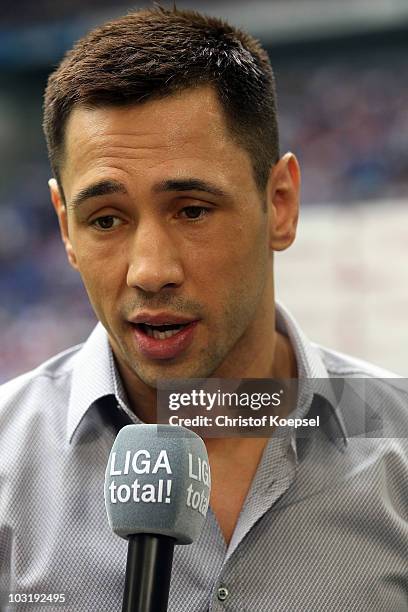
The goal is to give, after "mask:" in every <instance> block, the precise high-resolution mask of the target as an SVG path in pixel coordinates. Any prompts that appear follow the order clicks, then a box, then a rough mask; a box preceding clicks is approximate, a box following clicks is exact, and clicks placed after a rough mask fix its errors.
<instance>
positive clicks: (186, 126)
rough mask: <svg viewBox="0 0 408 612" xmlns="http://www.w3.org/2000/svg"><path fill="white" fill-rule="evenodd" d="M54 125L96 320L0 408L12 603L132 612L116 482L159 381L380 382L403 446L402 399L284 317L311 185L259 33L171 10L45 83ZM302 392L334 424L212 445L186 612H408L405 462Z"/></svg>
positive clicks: (60, 172)
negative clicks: (46, 601) (282, 149)
mask: <svg viewBox="0 0 408 612" xmlns="http://www.w3.org/2000/svg"><path fill="white" fill-rule="evenodd" d="M44 128H45V134H46V138H47V144H48V148H49V155H50V160H51V165H52V169H53V173H54V177H55V178H53V179H51V180H50V183H49V184H50V191H51V199H52V202H53V205H54V208H55V210H56V213H57V215H58V220H59V224H60V229H61V236H62V240H63V242H64V245H65V250H66V253H67V257H68V260H69V262H70V264H71V266H73V267H74V268H75V269H76V270H78V271H79V272H80V274H81V277H82V279H83V282H84V285H85V288H86V290H87V292H88V295H89V299H90V301H91V303H92V306H93V308H94V310H95V313H96V315H97V317H98V319H99V321H100V323H99V324H98V326H97V328H96V329H95V330H94V332H93V333H92V335H91V336H90V338H89V339H88V340H87V341H86V342H85V344H84V345H83V346H81V347H75V348H73V349H70V350H68V351H66V352H65V353H62V354H61V355H59V356H57V357H55V358H53V359H51V360H50V361H48V362H47V363H45V364H43V365H42V366H40V367H39V368H37V369H36V370H34V371H33V372H31V373H29V374H27V375H25V376H23V377H20V378H18V379H16V380H14V381H11V382H10V383H8V384H7V385H5V386H4V387H3V390H2V404H1V408H0V427H1V441H2V442H1V449H0V459H1V464H0V495H1V496H0V563H1V565H0V570H1V572H0V576H1V581H2V590H3V592H4V593H5V592H12V591H18V592H26V593H35V592H37V593H38V592H42V593H64V594H65V596H66V600H67V603H66V605H67V609H69V610H70V611H71V610H72V611H74V610H84V611H87V612H89V611H92V610H95V612H96V611H100V610H118V609H120V603H121V597H122V592H123V583H124V567H125V561H126V543H125V542H124V541H122V540H120V539H119V538H117V537H116V536H114V535H113V534H112V533H111V532H110V529H109V526H108V525H107V520H106V516H105V508H104V500H103V495H102V490H103V481H104V470H105V467H106V463H107V458H108V454H109V450H110V448H111V445H112V443H113V440H114V438H115V435H116V433H117V431H118V429H119V428H120V427H121V426H123V425H124V424H126V423H129V422H134V423H140V422H141V421H143V422H156V418H157V415H156V386H157V383H158V381H160V380H163V379H179V378H206V377H215V378H229V379H242V378H244V379H247V378H263V379H270V378H278V379H293V378H296V377H298V378H299V381H308V380H309V381H310V380H314V379H315V380H316V381H321V380H324V379H326V380H329V379H331V378H333V379H336V378H339V377H345V376H347V377H350V378H353V377H354V378H356V379H358V378H359V377H364V378H366V377H369V378H370V380H372V382H373V386H372V387H370V388H369V389H368V390H367V389H366V390H365V393H366V395H367V397H368V398H369V399H370V402H369V404H370V406H371V409H372V414H373V415H374V417H376V416H378V414H379V413H380V417H382V414H383V413H382V412H381V408H382V404H381V402H380V400H379V397H380V395H381V398H382V401H383V402H384V401H385V402H386V403H387V405H390V406H391V407H392V420H391V422H390V423H388V422H387V427H388V426H389V427H390V428H391V429H388V430H387V431H388V432H390V431H394V435H395V431H397V430H399V431H401V427H403V426H404V424H405V423H406V402H407V397H408V395H407V392H406V389H405V388H404V386H403V385H402V384H400V383H398V381H397V382H395V381H392V380H390V381H389V382H387V383H382V384H381V385H380V384H379V383H378V381H376V377H377V378H378V377H379V376H384V377H385V375H386V374H385V373H381V372H380V371H379V370H376V369H375V368H374V367H372V366H369V365H367V364H363V363H360V362H357V361H356V360H353V359H351V358H348V357H346V356H342V355H339V354H336V353H334V352H332V351H328V350H323V349H321V348H318V347H316V346H314V345H311V344H310V343H309V342H308V340H307V339H306V338H305V336H304V335H303V333H302V331H301V330H300V329H299V327H298V325H297V324H296V322H295V321H294V320H293V319H292V317H291V316H290V315H289V314H288V313H287V312H286V311H285V310H284V309H283V308H282V307H280V306H276V305H275V298H274V285H273V253H274V251H280V250H284V249H286V248H287V247H289V246H290V245H291V243H292V242H293V240H294V238H295V232H296V224H297V217H298V202H299V186H300V173H299V166H298V162H297V160H296V158H295V156H294V155H293V154H291V153H287V154H285V155H283V156H280V154H279V146H278V130H277V119H276V96H275V89H274V80H273V74H272V69H271V67H270V64H269V60H268V58H267V55H266V53H265V52H264V51H263V50H262V48H261V47H260V45H259V43H257V42H256V41H255V40H254V39H252V38H251V37H250V36H248V35H247V34H245V33H242V32H241V31H239V30H237V29H235V28H233V27H231V26H230V25H228V24H225V23H222V22H221V21H219V20H217V19H213V18H207V17H204V16H202V15H200V14H197V13H192V12H188V11H180V10H176V9H174V10H165V9H163V8H154V9H149V10H144V11H139V12H135V13H132V14H130V15H127V16H126V17H123V18H121V19H118V20H116V21H113V22H110V23H108V24H105V25H103V26H101V27H100V28H98V29H96V30H94V31H93V32H91V33H90V34H88V35H87V36H86V37H85V38H84V39H82V40H81V41H79V42H78V43H77V44H76V46H75V47H74V48H73V49H72V50H71V51H70V52H69V53H68V54H67V56H66V57H65V59H64V60H63V62H62V63H61V64H60V66H59V67H58V68H57V70H56V71H55V72H54V73H53V74H52V75H51V76H50V79H49V82H48V87H47V91H46V95H45V106H44ZM61 325H64V319H63V313H62V316H61ZM300 388H302V389H303V391H300V392H299V395H298V399H297V403H296V406H295V408H294V414H295V415H296V417H301V418H303V417H306V416H308V415H313V414H315V415H321V416H322V418H323V420H324V422H325V427H324V428H322V429H319V430H318V431H316V432H315V433H314V434H313V435H312V436H309V437H301V436H299V435H298V434H297V432H296V430H295V429H293V428H289V429H288V430H287V433H286V434H283V435H275V432H274V434H273V435H272V437H271V439H270V440H268V439H267V438H248V437H245V438H240V437H230V438H225V437H224V438H208V439H206V440H205V442H206V446H207V450H208V453H209V459H210V464H211V471H212V494H211V500H210V511H209V514H208V516H207V520H206V523H205V527H204V530H203V532H202V534H201V537H200V539H199V541H198V542H196V543H194V544H193V545H191V546H185V547H177V548H176V553H175V560H174V568H173V577H172V585H171V592H170V604H169V605H170V607H169V609H170V610H174V611H182V610H197V611H204V610H224V609H225V610H232V611H238V610H240V611H241V610H246V611H249V610H251V611H256V612H261V611H267V610H268V611H269V610H290V611H294V610H313V611H314V612H316V611H323V610H329V609H332V610H341V611H344V612H345V611H348V610H351V609H355V610H364V611H365V610H367V611H368V610H370V611H372V610H393V611H397V610H401V611H402V610H406V609H407V606H408V524H407V518H408V498H407V494H406V491H407V489H406V479H407V476H408V465H407V454H406V451H407V449H406V444H405V442H404V440H397V441H395V440H391V439H389V440H385V439H384V438H381V437H380V438H378V437H373V438H367V437H364V439H361V437H360V438H355V437H353V434H355V433H356V432H357V433H359V434H361V433H363V434H364V433H366V430H365V429H364V430H363V432H361V430H360V429H358V427H357V428H356V427H355V420H354V418H355V417H356V416H357V417H358V418H357V421H358V420H359V418H360V417H361V416H362V415H363V416H364V417H365V416H366V413H365V412H364V410H363V408H362V404H363V402H362V401H357V400H356V397H357V396H358V394H354V395H353V394H350V395H349V396H348V399H347V400H346V401H343V402H339V401H336V395H335V392H334V391H333V390H332V389H331V387H330V385H324V384H323V385H320V386H319V384H317V385H316V387H315V388H314V387H313V385H312V386H310V385H309V386H308V385H306V386H301V387H300ZM373 389H374V393H373ZM370 393H371V395H370ZM342 397H343V400H344V394H343V395H342ZM350 398H352V399H351V400H350ZM381 423H382V421H381ZM348 424H349V428H348ZM382 424H383V423H382ZM392 428H394V429H392ZM375 433H378V432H377V430H376V431H375ZM390 435H392V433H391V434H390ZM397 442H398V443H397ZM404 479H405V482H404ZM364 562H366V565H365V566H364V565H363V564H364ZM28 605H29V604H27V606H28ZM61 605H62V604H61ZM33 607H34V606H33V604H30V609H33ZM21 609H23V607H22V608H21ZM27 609H28V607H27ZM56 609H57V608H56Z"/></svg>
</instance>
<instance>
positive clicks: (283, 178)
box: [266, 153, 300, 251]
mask: <svg viewBox="0 0 408 612" xmlns="http://www.w3.org/2000/svg"><path fill="white" fill-rule="evenodd" d="M299 196H300V168H299V164H298V161H297V159H296V157H295V156H294V155H293V154H292V153H286V154H285V155H284V156H283V157H281V159H280V160H279V161H278V163H277V164H275V165H274V166H273V168H272V169H271V173H270V176H269V180H268V185H267V193H266V197H267V207H268V210H269V246H270V248H271V249H272V250H274V251H284V250H285V249H287V248H288V247H289V246H290V245H291V244H292V242H293V241H294V239H295V237H296V227H297V221H298V217H299Z"/></svg>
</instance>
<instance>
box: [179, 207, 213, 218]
mask: <svg viewBox="0 0 408 612" xmlns="http://www.w3.org/2000/svg"><path fill="white" fill-rule="evenodd" d="M209 212H210V209H209V208H206V207H205V206H185V207H184V208H183V209H182V210H181V211H180V214H184V216H185V218H187V219H191V220H192V221H199V220H200V219H203V218H204V217H205V216H206V215H208V214H209Z"/></svg>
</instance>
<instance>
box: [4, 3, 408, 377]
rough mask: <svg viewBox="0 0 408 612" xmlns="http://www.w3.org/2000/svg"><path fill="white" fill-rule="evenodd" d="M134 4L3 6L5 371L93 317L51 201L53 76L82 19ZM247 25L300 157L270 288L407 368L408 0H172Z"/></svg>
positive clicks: (327, 331)
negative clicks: (293, 203)
mask: <svg viewBox="0 0 408 612" xmlns="http://www.w3.org/2000/svg"><path fill="white" fill-rule="evenodd" d="M148 5H149V4H148V3H146V2H144V3H142V2H140V3H135V2H132V3H129V4H127V3H126V2H122V3H120V6H119V5H118V3H116V2H113V1H112V0H103V1H102V0H82V1H81V2H79V0H70V1H66V0H59V2H58V3H55V2H51V0H48V1H47V0H43V1H42V2H41V1H39V2H37V3H32V2H29V1H28V0H16V1H15V2H14V3H7V4H6V3H3V4H1V5H0V142H1V147H0V168H1V171H0V292H1V304H0V338H1V351H0V380H7V379H8V378H11V377H12V376H13V375H16V374H18V373H21V372H24V371H26V370H28V369H30V368H31V367H33V366H35V365H38V364H39V363H40V362H41V361H43V360H44V359H45V358H47V357H49V356H51V355H53V354H55V353H56V352H58V351H60V350H63V349H64V348H67V347H69V346H71V345H72V344H75V343H78V342H81V341H83V339H85V337H86V336H87V334H88V333H89V331H90V330H91V329H92V326H93V325H94V324H95V319H94V316H93V314H92V312H91V309H90V307H89V305H88V301H87V298H86V295H85V291H84V289H83V287H82V285H81V282H80V279H79V277H78V276H77V275H76V274H75V273H74V272H73V271H72V270H71V269H70V268H69V267H68V264H67V263H66V260H65V255H64V251H63V248H62V245H61V243H60V239H59V235H58V228H57V222H56V218H54V213H53V210H52V207H51V204H50V201H49V195H48V188H47V180H48V178H49V176H50V171H49V166H48V161H47V154H46V148H45V142H44V138H43V134H42V130H41V121H42V95H43V90H44V87H45V83H46V79H47V75H48V74H49V72H50V71H51V70H52V69H53V67H55V66H56V65H57V63H58V61H59V60H60V59H61V57H62V55H63V53H64V51H65V50H66V49H67V48H69V47H70V46H71V45H72V43H73V42H74V41H75V40H76V39H78V38H80V37H81V36H82V35H83V34H84V33H85V32H86V31H87V30H89V29H90V28H91V27H93V26H94V25H96V24H98V23H101V22H103V21H105V20H106V19H108V18H110V17H113V16H117V15H120V14H123V13H126V12H127V11H128V10H130V9H132V8H136V7H140V6H148ZM177 5H178V6H179V7H188V8H194V9H196V10H202V11H204V12H207V13H212V14H214V15H218V16H221V17H224V18H227V19H229V20H230V21H231V22H233V23H234V24H236V25H240V26H242V27H244V28H245V29H247V30H248V31H250V32H251V33H252V34H254V35H255V36H257V37H258V38H259V39H260V40H261V41H262V43H263V44H264V46H265V47H266V48H267V49H268V51H269V54H270V57H271V61H272V65H273V67H274V69H275V74H276V80H277V87H278V99H279V118H280V130H281V141H282V152H284V151H285V150H287V149H290V150H292V151H293V152H295V153H296V154H297V155H298V157H299V160H300V163H301V167H302V171H303V189H302V194H303V195H302V203H303V215H302V218H301V223H300V228H299V240H298V242H297V244H296V245H295V246H294V247H293V248H292V249H290V251H288V252H287V253H284V254H279V256H278V257H277V285H278V288H277V295H278V298H281V299H282V300H283V301H284V302H285V303H286V304H287V305H288V306H289V307H290V308H291V310H292V311H293V312H294V314H295V315H296V316H297V318H298V319H299V321H300V323H301V324H302V325H303V327H304V328H305V330H306V332H307V333H308V335H309V336H310V337H311V338H312V339H314V340H316V341H318V342H321V343H323V344H328V345H330V346H332V347H333V348H337V349H338V350H341V351H345V352H351V353H353V354H355V355H358V356H359V357H361V358H364V359H367V360H370V361H374V362H377V363H378V364H379V365H381V366H383V367H387V368H390V369H393V370H394V371H396V372H397V373H399V374H403V375H405V374H408V366H407V362H408V321H407V313H408V273H407V268H408V266H407V263H408V257H407V255H408V212H407V210H408V206H407V203H408V155H407V147H408V70H407V59H406V58H407V56H408V54H407V52H408V3H406V2H400V1H399V0H371V2H367V1H366V0H345V1H343V2H337V1H335V0H334V1H328V0H282V1H278V0H275V1H273V0H272V1H271V0H269V1H268V2H259V1H257V2H248V3H247V4H243V3H237V2H227V1H224V2H211V1H210V0H207V1H206V2H195V3H191V2H190V3H188V2H181V1H180V2H177Z"/></svg>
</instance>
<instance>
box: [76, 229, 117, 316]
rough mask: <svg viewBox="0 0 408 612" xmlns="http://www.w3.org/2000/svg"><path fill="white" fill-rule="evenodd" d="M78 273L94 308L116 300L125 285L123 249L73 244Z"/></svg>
mask: <svg viewBox="0 0 408 612" xmlns="http://www.w3.org/2000/svg"><path fill="white" fill-rule="evenodd" d="M73 244H74V245H75V246H74V248H75V255H76V260H77V265H78V271H79V273H80V275H81V278H82V281H83V283H84V285H85V288H86V290H87V292H88V295H89V297H90V299H91V302H92V304H93V305H94V307H96V306H97V304H100V305H101V306H103V305H105V303H106V304H108V303H109V302H111V301H113V300H116V298H117V295H118V293H119V291H120V290H121V288H122V287H123V286H124V285H126V274H127V264H126V258H125V249H123V248H114V247H113V245H112V247H109V246H108V245H106V244H105V245H103V246H102V245H95V244H92V245H90V244H87V242H86V241H83V242H82V243H81V244H79V241H78V240H77V241H76V242H73Z"/></svg>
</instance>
